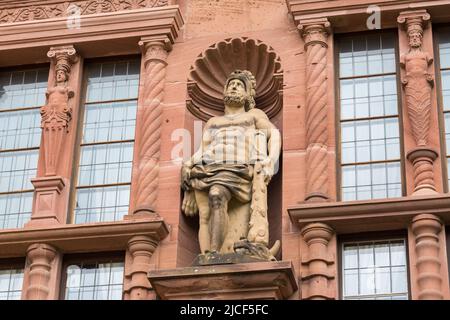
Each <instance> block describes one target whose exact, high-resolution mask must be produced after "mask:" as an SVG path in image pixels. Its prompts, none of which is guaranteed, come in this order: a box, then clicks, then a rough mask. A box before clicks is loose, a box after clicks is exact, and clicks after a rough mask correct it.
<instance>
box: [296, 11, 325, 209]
mask: <svg viewBox="0 0 450 320" xmlns="http://www.w3.org/2000/svg"><path fill="white" fill-rule="evenodd" d="M329 27H330V23H329V22H328V20H326V19H318V20H314V21H309V22H306V23H303V24H300V25H299V29H300V30H301V33H302V36H303V39H304V41H305V50H306V86H307V87H306V141H307V144H308V147H307V149H306V166H307V169H306V181H307V182H306V200H307V201H324V200H327V199H329V196H328V172H327V168H328V150H327V140H328V132H327V125H328V123H327V112H328V110H327V51H328V45H327V36H328V28H329Z"/></svg>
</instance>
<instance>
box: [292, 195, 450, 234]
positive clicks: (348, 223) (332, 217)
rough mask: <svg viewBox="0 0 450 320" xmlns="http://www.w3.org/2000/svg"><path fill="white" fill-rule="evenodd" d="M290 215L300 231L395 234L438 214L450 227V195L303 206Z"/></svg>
mask: <svg viewBox="0 0 450 320" xmlns="http://www.w3.org/2000/svg"><path fill="white" fill-rule="evenodd" d="M288 213H289V216H290V218H291V221H292V223H294V224H296V225H297V226H299V227H300V228H303V227H304V226H305V225H306V224H308V223H312V222H321V223H326V224H327V225H329V226H330V227H332V228H333V229H334V230H335V231H336V233H348V232H354V231H358V232H366V231H383V230H395V229H404V228H406V227H407V226H408V225H409V224H410V222H411V219H412V218H413V217H414V216H415V215H417V214H422V213H431V214H435V215H437V216H439V217H441V218H442V220H443V221H445V222H446V223H449V222H450V195H448V194H445V195H438V196H427V197H419V196H414V197H403V198H393V199H381V200H370V201H350V202H333V203H320V204H318V203H313V204H302V205H296V206H291V207H289V208H288Z"/></svg>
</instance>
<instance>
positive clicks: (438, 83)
mask: <svg viewBox="0 0 450 320" xmlns="http://www.w3.org/2000/svg"><path fill="white" fill-rule="evenodd" d="M445 31H447V32H450V25H449V24H437V25H434V24H433V51H434V68H435V87H436V91H437V93H436V100H437V105H438V126H439V140H440V152H441V167H442V179H443V183H442V186H443V192H444V193H448V192H450V186H449V181H448V180H449V178H450V177H449V175H448V164H447V160H450V154H449V155H447V142H446V139H445V134H446V132H445V114H446V113H448V114H450V110H449V111H444V95H443V92H442V89H443V87H442V71H443V69H441V52H440V48H439V44H440V35H441V33H442V32H445ZM449 70H450V68H446V69H445V71H449ZM449 134H450V132H449Z"/></svg>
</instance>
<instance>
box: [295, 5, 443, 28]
mask: <svg viewBox="0 0 450 320" xmlns="http://www.w3.org/2000/svg"><path fill="white" fill-rule="evenodd" d="M286 4H287V7H288V10H289V13H290V14H292V16H293V18H294V21H295V24H296V25H297V24H299V23H300V20H303V19H313V18H321V17H327V18H328V19H329V20H330V22H331V25H332V26H333V29H334V30H335V31H336V30H337V31H341V30H342V31H347V32H348V31H354V30H367V28H366V19H367V18H368V17H369V15H370V13H367V10H368V7H369V6H370V5H376V6H378V7H379V8H380V11H381V12H382V15H381V21H382V28H393V27H396V26H397V25H396V19H397V16H398V14H399V13H400V12H401V11H405V10H413V9H414V10H419V9H427V11H428V12H429V13H430V14H431V15H432V17H433V21H434V22H445V21H448V19H449V18H450V2H449V1H448V0H427V1H424V0H374V1H371V2H368V1H367V0H354V1H349V0H286ZM341 28H342V29H341Z"/></svg>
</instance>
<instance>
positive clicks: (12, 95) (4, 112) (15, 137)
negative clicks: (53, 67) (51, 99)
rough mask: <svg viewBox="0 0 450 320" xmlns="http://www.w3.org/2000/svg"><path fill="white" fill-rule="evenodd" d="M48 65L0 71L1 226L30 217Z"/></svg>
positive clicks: (14, 225) (14, 224) (18, 225)
mask: <svg viewBox="0 0 450 320" xmlns="http://www.w3.org/2000/svg"><path fill="white" fill-rule="evenodd" d="M47 82H48V68H33V69H17V70H4V71H1V70H0V229H11V228H21V227H23V225H24V224H25V223H26V222H27V221H28V220H29V219H30V216H31V207H32V201H33V185H32V184H31V178H34V177H36V170H37V163H38V154H39V144H40V139H41V128H40V124H41V116H40V113H39V109H40V107H41V106H43V105H44V104H45V92H46V90H47Z"/></svg>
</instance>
